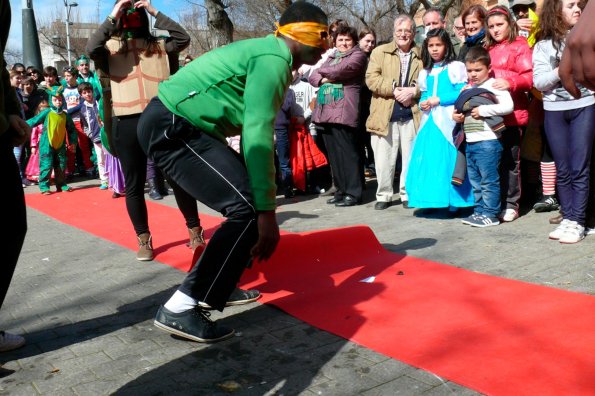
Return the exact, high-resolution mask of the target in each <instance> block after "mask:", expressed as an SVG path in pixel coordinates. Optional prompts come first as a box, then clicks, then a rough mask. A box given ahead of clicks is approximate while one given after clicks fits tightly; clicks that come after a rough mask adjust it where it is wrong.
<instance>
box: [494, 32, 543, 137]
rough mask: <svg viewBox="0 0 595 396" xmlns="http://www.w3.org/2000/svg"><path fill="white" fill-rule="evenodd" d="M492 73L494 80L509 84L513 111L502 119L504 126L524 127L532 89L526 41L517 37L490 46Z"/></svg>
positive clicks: (529, 58) (531, 56) (531, 53)
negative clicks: (510, 40) (511, 40)
mask: <svg viewBox="0 0 595 396" xmlns="http://www.w3.org/2000/svg"><path fill="white" fill-rule="evenodd" d="M488 51H489V52H490V58H492V73H493V74H494V77H495V78H504V79H505V80H507V81H508V82H509V83H510V90H509V91H510V96H512V100H513V101H514V111H513V112H512V114H509V115H507V116H505V117H504V124H506V125H510V126H513V125H519V126H524V125H527V123H528V122H529V110H528V108H529V99H528V98H527V93H528V92H529V91H530V90H531V88H532V87H533V52H532V51H531V48H530V47H529V44H527V39H526V38H524V37H521V36H518V37H517V38H516V40H514V41H513V42H512V43H509V42H508V41H507V40H505V41H503V42H501V43H498V44H495V45H493V46H491V47H490V48H489V49H488Z"/></svg>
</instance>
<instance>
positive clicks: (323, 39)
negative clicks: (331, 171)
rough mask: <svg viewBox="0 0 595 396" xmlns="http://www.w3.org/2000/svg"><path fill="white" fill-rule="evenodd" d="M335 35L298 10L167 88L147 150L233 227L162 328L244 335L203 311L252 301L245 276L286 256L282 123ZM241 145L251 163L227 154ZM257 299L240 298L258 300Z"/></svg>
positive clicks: (186, 285)
mask: <svg viewBox="0 0 595 396" xmlns="http://www.w3.org/2000/svg"><path fill="white" fill-rule="evenodd" d="M327 25H328V21H327V17H326V15H325V13H324V12H323V11H322V10H321V9H320V8H318V7H316V6H314V5H312V4H309V3H307V2H304V1H298V2H295V3H293V4H292V5H291V6H290V7H289V8H288V9H287V10H286V11H285V12H284V13H283V15H282V16H281V18H280V20H279V24H278V29H277V31H276V32H275V35H269V36H267V37H263V38H256V39H250V40H244V41H239V42H236V43H233V44H230V45H227V46H225V47H222V48H218V49H216V50H213V51H211V52H209V53H207V54H205V55H203V56H201V57H200V58H198V59H196V60H194V61H193V62H191V63H189V64H188V65H187V66H186V67H184V68H182V69H181V70H180V71H179V72H178V73H176V74H175V75H173V76H172V77H170V79H169V80H167V81H164V82H163V83H162V84H161V85H160V87H159V93H158V97H156V98H153V100H152V101H151V103H150V104H149V105H148V106H147V108H146V109H145V111H144V112H143V115H142V116H141V119H140V121H139V124H138V136H139V142H140V144H141V146H142V148H143V150H144V151H145V152H146V153H147V155H148V156H149V157H150V158H152V159H153V160H154V161H155V163H156V164H157V166H158V167H159V168H161V169H163V171H165V172H166V173H167V174H168V175H169V176H170V177H171V178H172V179H173V180H174V181H175V182H176V183H177V184H178V185H179V186H181V187H182V188H183V189H184V190H186V191H187V192H188V193H189V194H190V195H192V196H193V197H194V198H196V199H197V200H199V201H201V202H203V203H204V204H206V205H208V206H209V207H211V208H212V209H214V210H217V211H219V212H220V213H221V214H222V215H223V216H225V217H226V221H225V222H223V224H222V225H221V227H220V228H219V229H218V230H217V231H216V232H215V234H213V236H212V238H211V240H210V242H209V244H208V245H207V248H206V249H205V251H204V252H203V254H202V256H201V258H200V259H199V260H198V262H197V263H196V264H195V266H194V267H193V269H192V270H191V272H190V273H189V274H188V276H187V277H186V279H185V280H184V282H183V283H182V285H181V286H180V287H179V289H178V290H177V291H176V292H175V293H174V295H173V296H172V297H171V298H170V299H169V300H168V301H167V303H166V304H165V305H164V306H162V307H161V308H160V309H159V312H158V313H157V317H156V319H155V325H156V326H157V327H159V328H161V329H163V330H165V331H168V332H170V333H173V334H176V335H179V336H181V337H185V338H188V339H191V340H194V341H199V342H216V341H220V340H223V339H226V338H228V337H231V336H232V335H233V334H234V331H233V329H230V328H226V327H224V326H218V325H217V323H215V322H212V321H210V319H209V317H208V316H209V315H208V312H207V311H205V309H204V308H203V307H212V308H214V309H218V310H223V308H224V307H225V305H226V302H227V301H228V300H230V296H231V294H232V292H233V293H238V292H239V293H250V292H252V291H248V292H246V291H242V290H240V289H235V287H236V284H237V282H238V281H239V279H240V276H241V275H242V272H243V271H244V269H245V268H246V267H247V266H249V265H250V264H251V262H252V260H253V259H254V260H267V259H268V258H269V257H270V256H271V255H272V253H273V252H274V250H275V248H276V246H277V243H278V241H279V227H278V225H277V221H276V218H275V192H276V186H275V165H274V148H273V135H274V128H273V122H274V120H275V115H276V113H277V111H278V110H279V108H280V106H281V103H282V101H283V98H284V95H285V91H286V90H287V88H288V87H289V84H290V82H291V80H292V76H291V71H292V70H297V69H298V67H300V66H301V65H302V64H314V63H316V62H317V61H318V60H319V59H320V58H321V56H322V53H323V52H324V51H325V49H326V48H327V47H328V40H327V38H328V37H327V36H328V32H327V30H328V26H327ZM235 135H241V137H242V148H241V152H242V154H241V156H238V155H237V154H236V153H235V152H234V151H233V150H231V149H230V148H229V147H228V146H227V141H226V139H225V138H226V137H228V136H235ZM254 293H255V294H254V295H246V296H240V297H242V298H241V299H242V300H244V301H245V300H246V299H250V298H254V299H255V298H256V297H257V296H258V292H256V291H254ZM237 297H238V296H231V301H234V300H237V299H238V298H237ZM201 306H202V307H201Z"/></svg>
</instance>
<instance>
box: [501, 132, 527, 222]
mask: <svg viewBox="0 0 595 396" xmlns="http://www.w3.org/2000/svg"><path fill="white" fill-rule="evenodd" d="M523 132H524V128H523V127H519V126H509V127H507V128H506V130H505V131H503V132H502V138H501V139H500V142H501V143H502V159H501V160H500V197H501V199H500V201H501V203H502V210H504V209H515V210H517V211H518V210H519V201H520V200H521V138H522V136H523Z"/></svg>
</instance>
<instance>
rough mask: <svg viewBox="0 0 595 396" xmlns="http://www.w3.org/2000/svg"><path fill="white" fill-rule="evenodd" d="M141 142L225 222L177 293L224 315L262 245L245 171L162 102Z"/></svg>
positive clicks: (149, 112)
mask: <svg viewBox="0 0 595 396" xmlns="http://www.w3.org/2000/svg"><path fill="white" fill-rule="evenodd" d="M138 137H139V141H140V142H141V145H142V147H143V150H144V151H145V152H146V153H147V154H148V156H149V157H150V158H152V159H153V161H155V163H156V164H157V166H158V167H159V168H161V169H163V171H164V172H165V173H166V174H167V175H168V176H169V177H170V179H171V180H173V181H174V182H175V183H177V184H178V185H179V186H180V187H181V188H182V189H184V190H186V191H187V192H188V193H189V194H190V195H191V196H192V197H194V199H197V200H199V201H201V202H202V203H204V204H205V205H207V206H209V207H210V208H212V209H214V210H216V211H218V212H220V213H221V214H222V215H223V216H225V217H226V220H225V221H224V222H223V224H221V227H219V229H217V231H216V232H215V234H213V236H212V238H211V240H210V241H209V244H208V245H207V248H206V249H205V251H204V252H203V254H202V256H201V257H200V259H199V260H198V263H196V265H195V266H194V267H193V268H192V270H191V271H190V273H189V274H188V275H187V276H186V279H184V282H183V283H182V285H181V286H180V288H179V290H180V291H181V292H182V293H184V294H187V295H189V296H191V297H193V298H195V299H197V300H199V301H204V302H206V303H207V304H209V305H210V306H212V307H214V308H216V309H218V310H223V308H224V307H225V303H226V302H227V299H228V297H229V295H230V294H231V292H232V291H233V289H234V288H235V286H236V284H237V283H238V281H239V279H240V276H241V275H242V272H243V271H244V269H245V268H246V267H247V266H248V265H249V264H250V262H251V256H250V249H252V247H253V246H254V245H255V244H256V241H257V240H258V227H257V222H256V211H255V209H254V206H253V201H252V193H251V190H250V184H249V179H248V173H247V171H246V166H245V165H244V163H243V161H242V160H241V158H240V157H239V155H238V154H237V153H236V152H235V151H233V150H232V149H231V148H229V147H228V146H227V144H226V143H224V142H222V141H221V140H219V139H217V138H215V137H213V136H211V135H209V134H207V133H205V132H203V131H201V130H199V129H196V128H194V127H193V126H192V125H191V124H190V123H188V121H186V120H185V119H183V118H181V117H178V116H174V115H173V114H172V113H171V112H170V111H169V110H167V108H166V107H165V106H164V105H163V104H162V103H161V101H160V100H159V99H158V98H153V100H152V101H151V103H149V105H148V106H147V108H146V109H145V111H144V112H143V115H142V116H141V119H140V121H139V125H138Z"/></svg>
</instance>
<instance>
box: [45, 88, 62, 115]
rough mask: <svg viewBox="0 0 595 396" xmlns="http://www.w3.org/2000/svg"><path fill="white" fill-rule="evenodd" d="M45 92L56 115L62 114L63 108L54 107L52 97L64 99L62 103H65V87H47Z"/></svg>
mask: <svg viewBox="0 0 595 396" xmlns="http://www.w3.org/2000/svg"><path fill="white" fill-rule="evenodd" d="M45 91H46V92H47V94H48V102H49V105H50V108H51V109H52V110H53V111H55V112H56V113H61V112H62V110H64V109H63V108H57V107H55V106H54V104H53V103H52V97H54V96H55V97H57V98H60V99H62V102H64V96H63V92H64V87H63V86H62V85H59V86H56V85H54V86H51V87H46V88H45Z"/></svg>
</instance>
